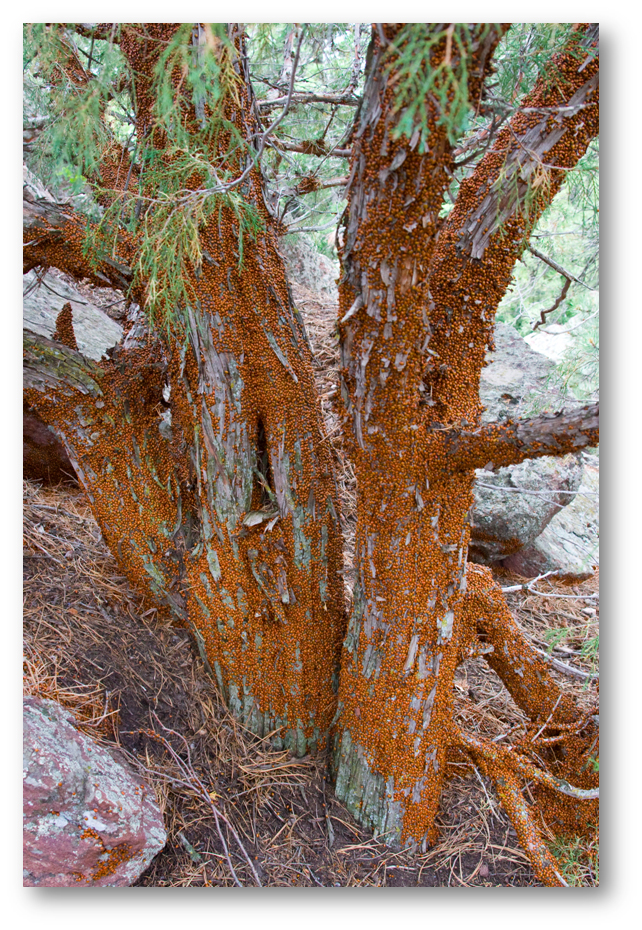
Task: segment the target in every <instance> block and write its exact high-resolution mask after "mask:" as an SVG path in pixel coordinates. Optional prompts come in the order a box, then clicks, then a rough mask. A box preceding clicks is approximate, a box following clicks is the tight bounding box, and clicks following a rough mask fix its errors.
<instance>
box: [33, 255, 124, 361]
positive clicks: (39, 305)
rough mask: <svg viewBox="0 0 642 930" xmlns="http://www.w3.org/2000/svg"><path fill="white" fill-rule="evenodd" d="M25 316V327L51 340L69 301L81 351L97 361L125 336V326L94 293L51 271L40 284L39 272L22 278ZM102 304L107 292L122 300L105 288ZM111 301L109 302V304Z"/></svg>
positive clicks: (102, 294)
mask: <svg viewBox="0 0 642 930" xmlns="http://www.w3.org/2000/svg"><path fill="white" fill-rule="evenodd" d="M22 282H23V284H22V293H23V297H22V313H23V323H24V328H25V329H29V330H31V332H33V333H39V334H40V335H41V336H48V337H49V338H50V339H51V337H52V336H53V333H54V330H55V329H56V317H57V316H58V314H59V313H60V311H61V310H62V308H63V306H64V305H65V304H66V303H67V301H69V303H70V304H71V312H72V316H73V325H74V335H75V336H76V342H77V343H78V349H79V350H80V352H82V354H83V355H86V356H87V357H88V358H93V359H95V360H96V361H98V360H100V359H101V358H103V356H104V355H105V353H106V351H107V349H110V348H111V347H112V346H115V345H117V343H119V342H120V340H121V338H122V335H123V327H122V326H121V325H120V323H117V322H116V320H113V319H112V318H111V317H110V316H108V314H107V313H105V312H104V310H102V309H101V307H100V306H99V305H98V303H97V302H96V301H92V300H91V299H90V294H91V290H90V289H89V288H83V289H82V293H81V290H80V289H79V288H77V287H74V286H73V285H71V284H70V283H69V282H68V281H66V280H65V279H64V278H62V277H60V276H59V275H55V274H54V273H53V272H51V271H48V272H47V273H46V274H45V275H44V276H43V277H42V279H41V280H40V281H39V279H38V277H37V276H36V272H35V271H30V272H29V273H28V274H26V275H24V277H23V279H22ZM100 290H101V303H102V302H105V293H104V292H107V294H112V295H113V299H114V300H115V301H116V300H122V298H123V295H122V294H119V293H118V291H109V290H108V289H107V288H101V289H100ZM106 302H107V303H108V302H109V301H108V300H107V301H106Z"/></svg>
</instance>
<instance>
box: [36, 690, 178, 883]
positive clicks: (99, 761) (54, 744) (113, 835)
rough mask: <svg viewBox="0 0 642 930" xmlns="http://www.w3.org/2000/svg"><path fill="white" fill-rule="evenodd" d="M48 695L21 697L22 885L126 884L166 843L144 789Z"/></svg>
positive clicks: (155, 809)
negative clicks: (22, 712) (22, 760)
mask: <svg viewBox="0 0 642 930" xmlns="http://www.w3.org/2000/svg"><path fill="white" fill-rule="evenodd" d="M73 719H74V718H73V715H72V714H71V713H70V712H69V711H67V710H65V709H64V708H63V707H61V706H60V705H59V704H57V703H56V702H55V701H49V700H44V699H42V698H38V697H28V698H25V701H24V763H23V782H24V801H23V804H24V807H23V810H24V814H23V822H24V834H23V835H24V841H23V842H24V855H23V876H24V877H23V884H24V885H25V886H29V887H33V886H41V887H42V886H46V887H52V886H57V887H68V886H71V887H82V886H93V887H102V886H107V887H117V886H123V885H131V884H133V883H134V882H135V881H136V879H137V878H138V877H139V875H140V874H141V873H142V872H143V871H144V870H145V869H146V868H147V866H148V865H149V863H150V862H151V860H152V859H153V858H154V856H155V855H156V854H157V853H158V852H160V850H161V849H162V848H163V847H164V846H165V843H166V841H167V835H166V833H165V829H164V826H163V820H162V817H161V814H160V811H159V809H158V805H157V804H156V800H155V798H154V794H153V792H152V791H151V789H150V788H149V787H148V786H147V785H146V784H145V783H144V782H143V781H142V779H141V778H140V776H138V775H137V774H135V773H134V771H133V770H132V769H131V768H130V767H129V766H128V765H127V764H126V763H125V762H124V761H120V760H118V759H117V758H116V756H115V754H113V753H112V752H109V751H108V750H106V749H104V748H103V747H102V746H99V745H98V744H97V743H95V742H94V741H93V740H92V739H90V737H88V736H86V735H85V734H84V733H81V732H80V731H79V730H77V729H75V727H74V726H73Z"/></svg>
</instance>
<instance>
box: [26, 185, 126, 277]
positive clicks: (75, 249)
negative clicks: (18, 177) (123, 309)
mask: <svg viewBox="0 0 642 930" xmlns="http://www.w3.org/2000/svg"><path fill="white" fill-rule="evenodd" d="M22 198H23V199H22V224H23V240H24V252H23V272H24V273H25V274H26V273H27V272H28V271H31V270H32V269H33V268H37V267H42V268H50V267H53V268H58V269H60V271H65V272H67V273H68V274H70V275H72V276H73V277H74V278H77V279H78V280H82V279H83V278H88V279H89V280H90V281H91V282H92V284H95V285H97V286H98V287H113V288H115V289H117V290H120V291H125V290H127V289H128V288H129V286H130V284H131V282H132V278H133V275H132V271H131V268H129V267H128V265H127V258H125V259H124V260H122V261H119V260H117V259H116V258H113V257H111V256H109V255H104V256H102V257H101V258H100V260H99V261H98V263H97V264H96V265H95V266H94V265H93V264H92V263H91V262H90V260H89V258H88V257H87V256H86V255H85V254H84V250H83V243H84V241H85V238H86V235H87V225H88V224H87V221H86V220H85V219H83V218H82V217H80V216H79V215H78V214H77V213H75V212H74V210H73V208H72V207H71V205H70V204H61V203H57V202H56V201H55V200H54V199H53V197H51V196H50V195H49V194H47V193H46V191H43V190H38V189H37V188H36V186H35V185H34V183H33V182H32V181H28V182H25V184H24V186H23V193H22ZM120 245H121V246H122V248H123V250H124V251H128V250H127V246H126V243H125V242H124V241H123V239H122V237H121V239H120Z"/></svg>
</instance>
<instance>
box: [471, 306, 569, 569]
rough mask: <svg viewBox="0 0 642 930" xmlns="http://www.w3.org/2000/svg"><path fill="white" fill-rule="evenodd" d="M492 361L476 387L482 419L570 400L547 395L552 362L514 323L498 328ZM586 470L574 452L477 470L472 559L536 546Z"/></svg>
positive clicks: (558, 405) (486, 560) (493, 557)
mask: <svg viewBox="0 0 642 930" xmlns="http://www.w3.org/2000/svg"><path fill="white" fill-rule="evenodd" d="M487 360H488V365H487V366H486V368H484V369H483V371H482V375H481V382H480V388H479V394H480V398H481V401H482V403H483V404H484V407H485V411H484V414H483V416H482V420H483V422H485V423H488V422H491V421H496V420H499V421H501V420H505V419H516V418H518V417H530V416H537V415H538V414H539V413H541V412H543V411H544V410H553V409H555V410H560V409H562V408H563V407H565V406H569V398H568V397H562V396H561V395H557V394H555V393H553V392H552V391H551V390H550V377H551V374H552V372H553V371H554V370H555V364H554V362H552V361H551V360H550V359H548V358H546V356H544V355H542V354H541V353H540V352H536V351H534V350H533V349H531V348H530V346H529V345H528V343H527V342H526V341H525V340H524V339H522V337H521V336H520V335H519V333H517V332H516V331H515V330H514V329H513V328H512V327H511V326H508V325H507V324H505V323H497V324H496V326H495V351H494V352H489V353H488V354H487ZM570 403H571V404H573V403H574V399H573V398H570ZM582 469H583V465H582V459H581V456H576V455H567V456H565V457H563V458H556V457H553V456H545V457H543V458H539V459H529V460H527V461H526V462H522V463H521V464H520V465H511V466H509V467H508V468H500V469H498V470H497V471H496V472H487V471H485V470H483V469H479V470H478V471H477V480H476V483H475V504H474V507H473V510H472V512H471V544H470V549H469V558H470V559H471V561H473V562H481V563H483V564H489V563H492V562H498V561H501V560H502V559H506V558H507V557H509V556H512V555H514V553H517V552H519V551H520V550H521V549H523V548H524V547H528V546H531V545H532V544H533V543H534V541H535V540H536V539H537V537H538V536H539V535H540V534H541V533H542V532H543V531H544V529H545V528H546V527H547V525H548V524H549V522H550V521H551V520H552V519H553V518H554V517H555V515H556V514H558V513H559V512H560V510H561V509H562V508H564V507H566V506H567V505H568V504H570V503H571V501H573V499H574V497H575V492H577V490H578V489H579V486H580V482H581V478H582ZM491 486H492V488H497V489H498V490H492V488H491ZM519 489H524V491H523V492H521V493H520V491H519Z"/></svg>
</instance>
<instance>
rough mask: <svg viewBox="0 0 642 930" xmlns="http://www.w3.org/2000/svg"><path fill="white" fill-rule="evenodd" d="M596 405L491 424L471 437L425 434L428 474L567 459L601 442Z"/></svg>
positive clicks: (456, 432) (456, 433)
mask: <svg viewBox="0 0 642 930" xmlns="http://www.w3.org/2000/svg"><path fill="white" fill-rule="evenodd" d="M599 414H600V405H599V404H591V405H589V406H585V407H580V408H579V409H578V410H573V411H571V412H570V413H564V412H562V413H556V414H550V413H548V414H546V413H545V414H542V416H539V417H533V418H532V419H528V420H515V421H510V420H509V421H508V422H506V423H489V424H487V425H485V426H482V427H480V428H479V429H478V430H475V432H467V431H464V430H454V429H453V430H443V431H439V430H433V431H431V432H430V433H429V445H428V448H429V455H430V468H431V471H435V472H439V471H440V470H444V469H447V470H451V471H452V470H453V469H456V470H458V471H467V470H469V469H474V468H485V467H486V466H488V465H492V466H493V467H494V468H500V467H501V468H503V467H505V466H507V465H517V464H519V463H520V462H523V461H525V459H532V458H539V457H540V456H542V455H567V454H568V453H569V452H579V450H580V449H584V448H586V447H587V446H596V445H597V444H598V442H599V438H600V432H599Z"/></svg>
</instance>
